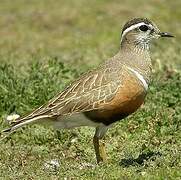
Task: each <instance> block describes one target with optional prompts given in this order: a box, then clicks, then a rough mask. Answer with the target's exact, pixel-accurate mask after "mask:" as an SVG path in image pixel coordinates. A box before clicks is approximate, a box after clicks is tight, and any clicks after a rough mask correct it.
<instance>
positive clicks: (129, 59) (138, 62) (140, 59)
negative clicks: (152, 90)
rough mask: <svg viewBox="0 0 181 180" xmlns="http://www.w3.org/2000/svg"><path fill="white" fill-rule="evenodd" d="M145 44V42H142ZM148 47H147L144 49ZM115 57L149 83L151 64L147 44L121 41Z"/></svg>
mask: <svg viewBox="0 0 181 180" xmlns="http://www.w3.org/2000/svg"><path fill="white" fill-rule="evenodd" d="M144 43H146V42H144ZM145 46H148V47H145ZM117 56H120V57H121V59H120V60H121V62H122V63H124V64H125V65H127V66H129V67H131V68H133V69H134V70H136V71H138V72H139V73H140V74H141V75H143V76H144V78H145V80H146V81H147V82H148V83H149V82H150V79H151V71H152V64H151V58H150V50H149V42H148V44H146V45H143V44H137V43H136V42H135V41H134V40H133V41H131V40H129V41H128V40H126V39H125V40H123V41H122V42H121V46H120V50H119V52H118V54H117Z"/></svg>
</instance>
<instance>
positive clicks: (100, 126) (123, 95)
mask: <svg viewBox="0 0 181 180" xmlns="http://www.w3.org/2000/svg"><path fill="white" fill-rule="evenodd" d="M162 37H174V36H173V35H172V34H171V33H168V32H161V31H160V30H159V29H158V27H157V26H156V25H155V24H154V23H153V22H152V21H151V20H149V19H147V18H133V19H131V20H128V21H127V22H126V23H125V25H124V26H123V28H122V32H121V39H120V48H119V50H118V52H117V53H116V54H115V55H114V56H113V57H111V58H109V59H107V60H106V61H104V62H103V63H101V64H100V65H99V66H98V67H97V68H95V69H93V70H90V71H88V72H86V73H84V74H82V75H80V77H79V78H78V79H76V80H74V81H73V82H72V83H70V84H69V85H68V86H67V87H65V89H64V90H63V91H61V92H60V93H59V94H58V95H56V96H55V97H53V98H52V99H50V100H49V101H48V102H47V103H45V104H43V105H42V106H40V107H39V108H37V109H35V110H34V111H32V112H31V113H29V114H28V115H25V116H22V117H19V118H17V119H15V120H13V121H12V122H11V123H10V126H9V128H8V129H5V130H3V131H2V132H1V134H0V135H1V137H2V138H5V137H7V136H8V135H10V134H11V133H13V132H15V131H16V130H17V129H19V128H20V127H23V126H24V125H27V124H31V123H42V122H49V123H50V124H52V125H53V126H54V127H56V128H59V129H63V128H65V129H70V128H75V127H80V126H90V127H94V128H95V134H94V137H93V144H94V150H95V156H96V160H97V163H100V162H106V161H107V155H106V148H105V141H104V137H105V134H106V132H107V130H108V129H109V128H110V127H111V125H112V124H113V123H115V122H117V121H120V120H123V119H125V118H126V117H127V116H129V115H130V114H132V113H134V112H135V111H137V109H139V107H140V106H141V105H142V104H143V102H144V100H145V97H146V95H147V92H148V87H149V84H150V81H151V79H152V63H151V57H150V45H151V42H152V40H153V39H159V38H162Z"/></svg>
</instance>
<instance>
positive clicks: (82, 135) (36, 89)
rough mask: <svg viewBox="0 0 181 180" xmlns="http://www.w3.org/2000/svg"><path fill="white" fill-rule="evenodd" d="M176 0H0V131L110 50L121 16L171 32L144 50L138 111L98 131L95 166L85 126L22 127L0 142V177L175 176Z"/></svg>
mask: <svg viewBox="0 0 181 180" xmlns="http://www.w3.org/2000/svg"><path fill="white" fill-rule="evenodd" d="M180 7H181V1H180V0H175V1H166V0H162V1H156V0H150V1H144V0H137V1H134V0H128V1H125V0H123V1H120V0H112V1H108V0H100V1H97V0H91V1H86V0H76V1H75V0H69V1H64V0H59V1H56V0H44V1H36V0H29V1H25V0H14V1H11V0H2V1H1V2H0V14H1V16H0V97H1V98H0V99H1V100H0V101H1V102H0V130H1V129H4V128H5V127H7V123H6V121H5V118H6V117H7V115H9V114H12V113H17V114H20V115H23V114H26V113H27V112H29V111H31V110H33V109H34V108H36V107H38V106H39V105H41V104H42V103H44V102H46V101H47V100H48V99H50V98H51V97H53V96H54V95H55V94H57V93H58V92H59V91H60V90H62V89H63V88H64V87H65V86H66V84H68V83H69V82H70V81H72V80H73V79H75V78H76V77H77V76H78V75H79V74H81V73H83V72H85V71H86V70H88V69H91V68H93V67H96V66H97V65H98V64H99V63H101V62H102V61H104V60H105V59H107V58H109V57H111V56H112V55H114V54H115V53H116V52H117V51H118V49H119V40H120V34H121V33H120V32H121V27H122V26H123V24H124V23H125V22H126V21H127V20H128V19H130V18H133V17H147V18H150V19H152V20H153V21H154V22H155V23H156V24H157V25H158V26H159V28H160V29H161V30H163V31H168V32H172V33H173V34H174V35H175V38H174V39H162V40H160V41H157V42H155V43H154V44H153V46H152V48H151V52H152V59H153V67H154V71H153V81H152V83H151V85H150V87H149V92H148V96H147V98H146V101H145V104H144V105H143V106H142V108H140V109H139V111H138V112H136V113H134V114H133V115H131V116H130V117H128V118H127V119H125V120H123V121H121V122H118V123H116V124H114V126H113V127H112V128H111V129H110V130H109V131H108V133H107V135H106V148H107V153H108V163H106V164H100V165H99V166H98V165H96V160H95V154H94V150H93V144H92V137H93V134H94V129H92V128H77V129H74V130H61V131H55V130H53V128H51V127H46V126H40V125H31V126H27V127H24V128H22V129H20V130H19V131H18V132H17V133H15V134H13V135H12V136H11V137H9V138H7V139H6V140H3V141H2V142H0V177H1V179H158V180H160V179H174V180H175V179H181V171H180V169H181V157H180V154H181V146H180V139H181V132H180V125H181V101H180V99H181V93H180V89H181V83H180V82H181V73H180V68H181V60H180V56H181V46H180V42H181V31H180V29H181V21H180V19H181V11H180Z"/></svg>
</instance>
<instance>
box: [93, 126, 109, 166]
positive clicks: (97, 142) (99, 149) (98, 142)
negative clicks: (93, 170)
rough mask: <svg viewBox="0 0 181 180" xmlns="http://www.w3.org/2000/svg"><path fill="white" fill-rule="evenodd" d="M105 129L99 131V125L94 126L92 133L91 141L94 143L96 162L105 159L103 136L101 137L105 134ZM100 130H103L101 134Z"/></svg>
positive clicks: (104, 160)
mask: <svg viewBox="0 0 181 180" xmlns="http://www.w3.org/2000/svg"><path fill="white" fill-rule="evenodd" d="M106 131H107V128H106ZM106 131H105V129H104V131H101V129H100V127H98V128H96V133H95V135H94V139H93V143H94V149H95V153H96V159H97V163H100V162H106V161H107V157H106V150H105V143H104V138H103V135H104V134H105V132H106ZM101 132H103V134H101Z"/></svg>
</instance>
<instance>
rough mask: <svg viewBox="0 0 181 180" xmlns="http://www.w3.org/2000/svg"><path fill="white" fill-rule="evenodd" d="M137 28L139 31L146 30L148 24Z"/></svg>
mask: <svg viewBox="0 0 181 180" xmlns="http://www.w3.org/2000/svg"><path fill="white" fill-rule="evenodd" d="M139 29H140V30H141V31H147V30H148V26H146V25H141V26H140V27H139Z"/></svg>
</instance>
